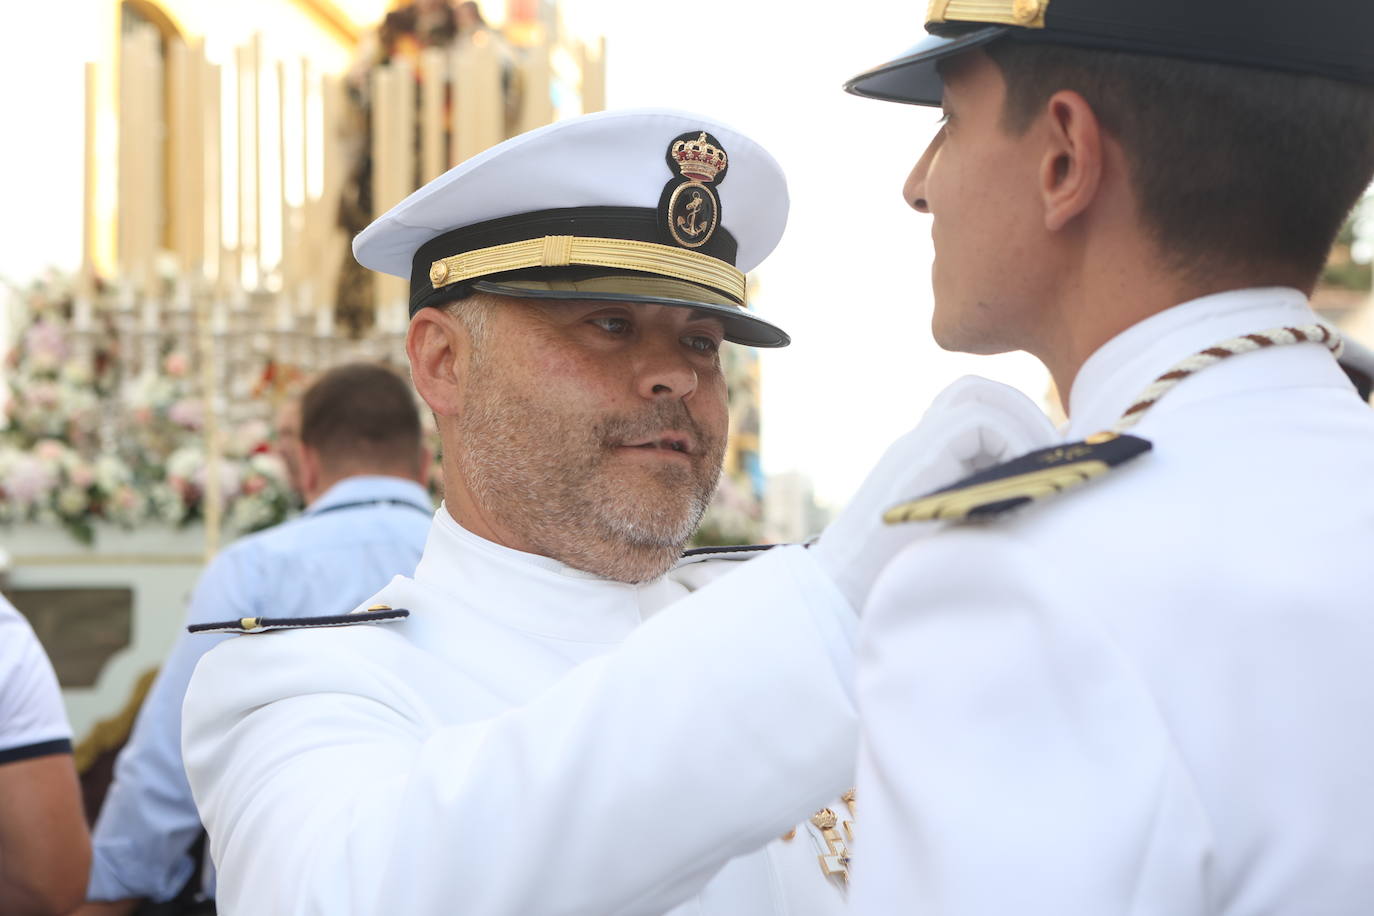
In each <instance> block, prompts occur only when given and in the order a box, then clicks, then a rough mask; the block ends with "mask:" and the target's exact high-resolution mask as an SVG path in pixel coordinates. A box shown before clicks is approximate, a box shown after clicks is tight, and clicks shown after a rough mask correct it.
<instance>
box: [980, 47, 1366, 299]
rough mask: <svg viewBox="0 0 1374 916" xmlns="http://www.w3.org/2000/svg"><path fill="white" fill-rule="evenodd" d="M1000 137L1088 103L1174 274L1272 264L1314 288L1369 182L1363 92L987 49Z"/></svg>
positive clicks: (1148, 62)
mask: <svg viewBox="0 0 1374 916" xmlns="http://www.w3.org/2000/svg"><path fill="white" fill-rule="evenodd" d="M987 53H988V56H989V57H991V58H992V60H993V61H994V62H995V63H996V64H997V66H998V67H999V68H1000V69H1001V71H1002V75H1003V77H1004V78H1005V80H1006V84H1007V97H1006V105H1005V108H1004V110H1003V125H1004V127H1006V129H1007V130H1009V131H1010V132H1012V133H1016V134H1020V133H1024V132H1025V130H1026V129H1027V128H1028V127H1029V126H1030V124H1031V122H1032V121H1033V120H1034V119H1035V117H1036V116H1037V115H1038V114H1039V113H1040V111H1042V110H1043V109H1044V106H1045V103H1046V102H1047V101H1048V100H1049V98H1050V96H1052V95H1053V94H1054V93H1056V92H1058V91H1060V90H1062V89H1071V90H1073V91H1075V92H1077V93H1079V94H1080V95H1082V96H1083V98H1084V99H1086V100H1087V102H1088V104H1089V105H1091V106H1092V109H1093V112H1094V113H1095V114H1096V115H1097V117H1098V120H1099V121H1100V122H1101V123H1102V125H1103V127H1104V128H1105V129H1106V130H1107V131H1109V132H1110V133H1111V134H1112V135H1113V136H1114V137H1115V138H1116V139H1117V140H1119V141H1120V143H1121V145H1122V147H1123V149H1124V151H1125V154H1126V156H1127V158H1128V160H1129V163H1130V167H1131V171H1132V182H1133V185H1134V189H1135V192H1136V197H1137V199H1138V201H1139V205H1140V210H1141V217H1142V219H1143V220H1144V222H1145V225H1146V226H1147V227H1148V228H1149V230H1150V231H1151V233H1152V234H1153V236H1154V238H1155V241H1156V243H1157V244H1158V245H1159V247H1160V250H1161V251H1162V252H1163V253H1164V255H1165V256H1166V257H1167V258H1168V259H1169V260H1170V262H1171V263H1172V264H1173V265H1174V266H1175V267H1177V268H1178V269H1179V270H1180V271H1182V272H1185V273H1199V272H1200V273H1203V274H1205V273H1208V272H1210V271H1211V270H1213V269H1215V268H1217V267H1223V268H1236V267H1240V268H1253V267H1255V266H1259V265H1266V264H1267V265H1274V264H1278V265H1283V266H1285V267H1287V268H1289V269H1290V270H1297V271H1301V272H1302V273H1303V275H1305V276H1307V277H1310V278H1311V281H1312V282H1315V280H1316V277H1317V275H1318V274H1319V273H1320V272H1321V269H1322V265H1323V264H1324V263H1325V262H1326V258H1327V256H1328V254H1329V252H1330V249H1331V244H1332V242H1333V241H1335V238H1336V233H1337V232H1339V231H1340V227H1341V224H1342V223H1343V221H1344V220H1345V217H1346V215H1347V214H1348V213H1349V212H1350V209H1351V207H1353V206H1354V204H1355V202H1356V201H1357V200H1358V199H1359V197H1360V195H1361V194H1362V193H1363V192H1364V190H1365V188H1366V187H1368V186H1369V182H1370V179H1371V177H1374V86H1360V85H1355V84H1349V83H1341V82H1336V81H1334V80H1329V79H1325V78H1323V77H1317V76H1307V75H1301V74H1293V73H1281V72H1277V71H1269V70H1258V69H1253V68H1247V67H1234V66H1229V65H1225V64H1216V63H1209V62H1201V61H1185V60H1178V59H1174V58H1166V57H1155V56H1148V55H1141V54H1126V53H1120V52H1114V51H1101V50H1090V49H1083V48H1071V47H1065V46H1063V45H1054V44H1037V43H1029V42H1018V41H1007V40H1001V41H995V42H993V43H992V44H990V45H988V46H987Z"/></svg>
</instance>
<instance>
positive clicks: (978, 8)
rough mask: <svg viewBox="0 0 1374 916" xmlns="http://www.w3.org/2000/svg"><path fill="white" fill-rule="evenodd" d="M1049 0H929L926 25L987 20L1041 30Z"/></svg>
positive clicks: (992, 22)
mask: <svg viewBox="0 0 1374 916" xmlns="http://www.w3.org/2000/svg"><path fill="white" fill-rule="evenodd" d="M1049 5H1050V0H930V6H929V7H928V8H927V10H926V25H928V26H929V25H936V24H938V23H947V22H986V23H989V24H992V25H1014V26H1020V27H1021V28H1023V29H1043V28H1044V27H1045V10H1046V8H1047V7H1048V6H1049Z"/></svg>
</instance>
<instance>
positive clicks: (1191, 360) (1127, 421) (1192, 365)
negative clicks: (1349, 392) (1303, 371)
mask: <svg viewBox="0 0 1374 916" xmlns="http://www.w3.org/2000/svg"><path fill="white" fill-rule="evenodd" d="M1300 343H1320V344H1324V345H1325V346H1326V348H1327V349H1328V350H1330V351H1331V355H1332V356H1335V357H1337V358H1339V357H1340V355H1341V350H1342V348H1343V346H1344V345H1343V344H1342V343H1341V336H1340V334H1338V333H1336V331H1335V330H1333V329H1332V328H1330V327H1328V326H1327V325H1324V324H1303V325H1298V326H1297V327H1282V328H1270V329H1269V330H1267V331H1258V332H1256V333H1254V334H1243V335H1241V336H1240V337H1232V338H1231V339H1230V340H1223V341H1222V342H1221V343H1218V344H1213V345H1212V346H1210V347H1208V348H1207V349H1205V350H1202V351H1201V352H1198V353H1194V354H1193V355H1192V356H1190V357H1188V358H1187V359H1185V360H1182V361H1180V362H1178V363H1177V364H1175V365H1174V367H1173V368H1171V369H1170V370H1169V371H1168V372H1166V373H1164V374H1163V375H1161V376H1160V377H1159V378H1157V379H1155V380H1154V381H1153V382H1151V383H1150V385H1149V387H1147V388H1146V389H1145V390H1144V391H1142V392H1141V393H1140V396H1139V397H1137V398H1136V399H1135V402H1134V403H1133V404H1131V406H1130V407H1128V408H1126V412H1125V413H1123V414H1122V415H1121V419H1119V420H1117V421H1116V425H1115V426H1113V427H1112V429H1113V430H1114V431H1116V432H1122V431H1124V430H1127V429H1130V428H1131V427H1132V426H1134V425H1135V424H1136V423H1137V422H1138V421H1139V420H1140V418H1141V417H1142V416H1144V415H1145V411H1147V410H1149V409H1150V407H1152V406H1153V405H1154V403H1155V402H1156V401H1158V400H1159V399H1160V398H1162V397H1164V395H1165V394H1167V393H1168V392H1169V390H1170V389H1171V388H1173V387H1174V386H1175V385H1177V384H1178V383H1179V382H1181V381H1183V380H1184V379H1186V378H1187V377H1188V376H1190V375H1193V374H1194V373H1196V372H1199V371H1201V370H1203V369H1206V368H1207V367H1208V366H1211V365H1213V364H1214V363H1218V362H1220V361H1222V360H1223V359H1229V358H1230V357H1232V356H1239V355H1240V354H1242V353H1251V352H1253V351H1255V350H1263V349H1265V348H1267V347H1281V346H1286V345H1289V344H1300Z"/></svg>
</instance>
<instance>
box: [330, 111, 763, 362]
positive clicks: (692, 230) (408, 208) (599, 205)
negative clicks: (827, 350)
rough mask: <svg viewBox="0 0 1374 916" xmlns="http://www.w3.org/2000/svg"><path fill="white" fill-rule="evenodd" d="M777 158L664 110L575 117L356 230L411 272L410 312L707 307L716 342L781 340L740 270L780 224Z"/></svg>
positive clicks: (360, 239)
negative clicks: (519, 301)
mask: <svg viewBox="0 0 1374 916" xmlns="http://www.w3.org/2000/svg"><path fill="white" fill-rule="evenodd" d="M787 208H788V198H787V182H786V179H785V178H784V177H783V173H782V169H781V168H780V167H779V165H778V163H777V161H776V160H775V159H774V158H773V157H772V156H771V155H770V154H769V153H768V152H767V151H766V150H765V149H763V147H761V146H759V145H758V144H757V143H755V142H754V141H753V140H751V139H749V138H748V137H746V136H745V135H744V134H742V133H740V132H738V131H736V130H735V129H734V128H731V127H728V126H726V125H724V124H722V123H720V122H719V121H716V120H714V119H711V118H707V117H703V116H701V115H694V114H690V113H687V112H680V111H671V110H665V109H632V110H624V111H607V112H599V113H596V114H590V115H583V116H581V117H577V118H571V119H568V120H564V121H559V122H557V123H555V124H550V125H548V126H547V127H541V128H539V129H537V130H532V131H529V132H528V133H524V134H521V135H520V136H518V137H513V138H511V139H510V140H507V141H505V142H504V143H500V144H498V145H497V146H494V147H492V148H491V149H489V150H487V151H485V152H483V153H480V154H478V155H477V156H474V157H473V158H471V159H469V160H467V161H466V162H463V163H461V164H459V165H457V166H455V167H453V168H452V169H449V170H448V171H447V172H445V173H444V174H443V175H440V176H439V177H438V178H436V179H434V180H433V181H431V182H429V183H428V184H426V185H425V186H424V187H422V188H420V189H419V190H418V191H416V192H415V193H413V194H411V195H410V196H409V197H407V198H406V199H405V200H403V201H401V202H400V203H399V204H397V205H396V206H394V207H392V208H391V209H390V210H388V211H387V212H386V213H385V214H383V215H382V216H380V217H379V218H377V219H376V220H375V221H374V222H373V223H372V224H371V225H370V226H368V227H367V228H366V229H364V230H363V231H362V232H361V233H359V234H358V236H357V238H355V239H354V240H353V254H354V256H355V257H356V258H357V259H358V262H359V263H360V264H362V265H363V266H364V267H368V268H371V269H372V270H376V271H380V272H382V273H387V274H392V275H394V276H398V277H405V278H408V279H410V281H411V302H410V307H411V314H414V313H415V312H416V311H418V310H419V309H421V308H424V307H425V306H427V305H440V304H443V303H445V302H449V301H452V300H453V299H455V298H461V297H462V296H463V295H466V294H467V293H468V292H470V291H472V290H482V291H485V292H491V293H496V294H498V295H509V296H521V297H532V298H563V299H611V300H622V301H642V302H651V303H661V304H667V305H680V306H684V307H690V308H695V309H699V310H704V311H709V312H711V313H712V314H714V315H716V316H718V317H720V318H721V319H722V321H723V322H724V323H725V326H726V337H727V338H728V339H731V340H735V341H737V342H739V343H744V344H751V345H755V346H784V345H786V344H787V343H788V337H787V335H786V334H785V333H784V332H783V331H781V330H780V329H778V328H777V327H775V326H774V325H772V324H770V323H768V322H766V321H763V320H762V319H759V318H757V317H755V316H754V315H753V314H751V313H750V312H748V311H746V303H745V296H744V274H745V273H746V272H747V271H749V270H752V269H753V268H754V267H756V266H758V264H759V263H760V262H761V261H762V260H763V259H764V258H765V257H767V256H768V254H769V252H771V251H772V250H773V248H774V247H775V246H776V245H777V243H778V240H779V239H780V238H781V237H782V231H783V228H784V226H785V225H786V223H787Z"/></svg>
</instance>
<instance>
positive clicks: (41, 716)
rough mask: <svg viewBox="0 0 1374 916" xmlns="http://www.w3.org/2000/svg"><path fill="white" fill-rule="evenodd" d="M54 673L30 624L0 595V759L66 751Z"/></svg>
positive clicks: (68, 741)
mask: <svg viewBox="0 0 1374 916" xmlns="http://www.w3.org/2000/svg"><path fill="white" fill-rule="evenodd" d="M71 737H72V730H71V726H70V725H68V724H67V714H66V711H65V710H64V709H63V707H62V694H61V692H60V690H59V689H58V686H57V675H56V674H54V673H53V670H52V663H51V662H49V661H48V656H47V655H46V654H45V653H44V652H43V647H42V646H41V645H40V644H39V642H38V637H37V636H35V635H34V634H33V628H32V627H30V626H29V622H28V621H27V620H25V619H24V617H23V615H21V614H20V613H19V612H18V611H17V610H15V608H14V605H12V604H10V603H9V602H8V601H6V600H5V599H4V598H3V597H0V765H3V764H6V763H12V762H14V761H16V760H27V759H28V758H30V757H41V756H43V755H45V754H55V753H67V752H70V751H71V747H72V743H71Z"/></svg>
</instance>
